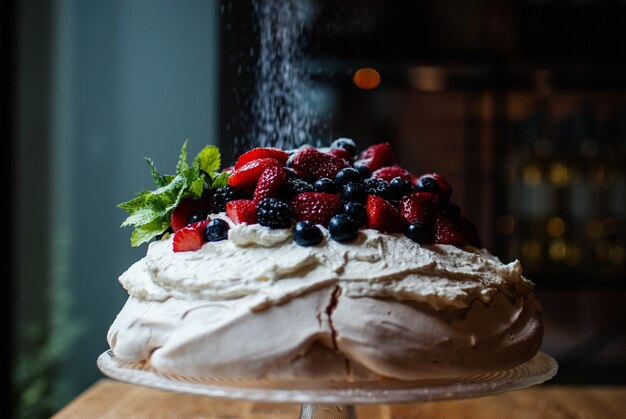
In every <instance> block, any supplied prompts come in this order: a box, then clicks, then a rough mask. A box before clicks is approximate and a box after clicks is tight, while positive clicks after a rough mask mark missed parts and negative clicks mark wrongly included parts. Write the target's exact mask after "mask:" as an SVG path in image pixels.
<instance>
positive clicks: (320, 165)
mask: <svg viewBox="0 0 626 419" xmlns="http://www.w3.org/2000/svg"><path fill="white" fill-rule="evenodd" d="M289 162H290V167H291V168H292V169H294V170H296V171H297V172H298V173H301V174H303V175H304V176H307V177H310V178H312V179H320V178H323V177H327V178H330V179H334V178H335V175H337V172H339V171H340V170H341V169H343V168H344V167H347V166H348V163H347V162H346V161H345V160H344V159H342V158H340V157H336V156H333V155H332V154H326V153H322V152H321V151H319V150H317V149H315V148H313V147H304V148H302V149H300V150H298V151H297V152H296V153H295V154H294V155H293V156H291V158H290V159H289Z"/></svg>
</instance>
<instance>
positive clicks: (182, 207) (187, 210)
mask: <svg viewBox="0 0 626 419" xmlns="http://www.w3.org/2000/svg"><path fill="white" fill-rule="evenodd" d="M209 209H210V208H209V204H208V202H207V201H203V200H200V199H183V200H182V201H181V202H180V203H179V204H178V205H177V206H176V208H175V209H174V211H172V215H171V217H170V225H171V226H172V230H173V231H178V230H180V229H181V228H183V227H186V226H187V225H189V224H191V223H194V222H197V221H201V220H202V219H205V218H206V216H207V214H208V213H209Z"/></svg>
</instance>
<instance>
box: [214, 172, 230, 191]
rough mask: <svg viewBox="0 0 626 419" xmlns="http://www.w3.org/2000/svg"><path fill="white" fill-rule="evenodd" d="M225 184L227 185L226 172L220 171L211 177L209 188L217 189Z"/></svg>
mask: <svg viewBox="0 0 626 419" xmlns="http://www.w3.org/2000/svg"><path fill="white" fill-rule="evenodd" d="M226 185H228V172H222V173H220V174H219V175H217V176H216V177H214V178H213V184H212V185H211V188H212V189H217V188H221V187H222V186H226Z"/></svg>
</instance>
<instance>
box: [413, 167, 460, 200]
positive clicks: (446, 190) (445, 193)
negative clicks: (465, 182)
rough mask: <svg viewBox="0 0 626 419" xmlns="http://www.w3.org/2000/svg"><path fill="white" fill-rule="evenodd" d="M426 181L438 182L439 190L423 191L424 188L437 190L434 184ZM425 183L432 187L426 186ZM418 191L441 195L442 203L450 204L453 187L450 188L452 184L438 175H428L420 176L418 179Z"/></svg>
mask: <svg viewBox="0 0 626 419" xmlns="http://www.w3.org/2000/svg"><path fill="white" fill-rule="evenodd" d="M426 179H434V180H435V182H437V186H438V187H439V190H438V191H436V190H431V191H428V190H425V189H423V188H424V187H426V188H435V189H436V188H437V187H433V186H432V182H431V181H430V180H426ZM425 183H426V184H428V185H430V186H425ZM416 189H417V190H418V191H424V192H434V193H437V194H438V195H439V201H440V202H448V201H449V200H450V196H452V186H450V184H449V183H448V182H447V181H446V180H445V179H444V178H443V177H442V176H441V175H439V174H437V173H428V174H426V175H422V176H420V177H419V178H418V179H417V186H416Z"/></svg>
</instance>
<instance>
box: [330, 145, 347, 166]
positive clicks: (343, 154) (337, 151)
mask: <svg viewBox="0 0 626 419" xmlns="http://www.w3.org/2000/svg"><path fill="white" fill-rule="evenodd" d="M328 154H330V155H332V156H335V157H339V158H340V159H344V160H345V161H347V162H348V164H349V163H350V162H351V161H352V160H353V155H352V154H350V152H349V151H348V150H345V149H343V148H333V149H332V150H329V151H328Z"/></svg>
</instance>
